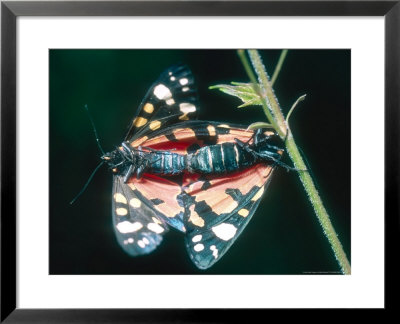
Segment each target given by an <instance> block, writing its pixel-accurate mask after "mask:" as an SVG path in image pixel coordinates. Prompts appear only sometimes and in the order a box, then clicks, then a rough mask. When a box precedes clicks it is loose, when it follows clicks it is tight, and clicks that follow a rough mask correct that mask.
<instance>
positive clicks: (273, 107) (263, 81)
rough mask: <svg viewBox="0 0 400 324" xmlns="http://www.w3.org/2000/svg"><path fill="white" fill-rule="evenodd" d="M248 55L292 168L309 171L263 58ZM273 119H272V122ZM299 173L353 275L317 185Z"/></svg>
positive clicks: (346, 270) (338, 257) (244, 59)
mask: <svg viewBox="0 0 400 324" xmlns="http://www.w3.org/2000/svg"><path fill="white" fill-rule="evenodd" d="M247 52H248V55H249V57H250V60H251V63H252V65H253V68H254V70H255V72H256V74H257V78H258V83H257V80H256V78H255V76H254V73H253V71H251V72H250V71H249V70H251V69H249V66H250V65H249V63H248V60H247V57H246V56H245V53H244V52H243V53H240V52H239V56H240V57H241V59H242V62H243V65H244V66H245V69H246V71H247V74H248V76H249V78H250V80H251V81H252V82H253V83H257V88H258V89H259V90H258V93H259V94H260V97H261V98H262V101H263V102H264V101H265V104H264V103H263V108H264V112H265V110H266V108H267V110H268V112H269V114H266V115H267V118H268V120H269V121H270V123H271V124H272V125H273V126H274V128H275V130H276V132H277V133H278V134H279V136H280V137H281V138H282V139H284V140H285V145H286V149H287V152H288V154H289V156H290V158H291V160H292V161H293V164H294V166H295V167H296V169H298V170H306V169H307V166H306V164H305V163H304V160H303V158H302V156H301V154H300V152H299V149H298V148H297V145H296V143H295V140H294V138H293V135H292V133H291V131H290V128H289V126H288V125H287V123H286V121H285V118H284V116H283V114H282V111H281V109H280V106H279V103H278V100H277V98H276V96H275V94H274V91H273V89H272V82H271V81H269V78H268V75H267V72H266V71H265V67H264V64H263V63H262V60H261V57H260V55H259V53H258V51H257V50H248V51H247ZM285 56H286V54H285ZM281 58H282V55H281ZM283 59H284V58H283ZM283 59H282V62H281V63H280V67H279V69H280V68H281V66H282V63H283ZM280 61H281V60H280ZM245 62H246V63H245ZM278 64H279V63H278ZM246 66H247V67H246ZM275 71H276V70H275ZM278 72H279V71H278ZM278 72H276V73H274V75H275V74H276V76H277V73H278ZM276 76H275V79H276ZM264 106H265V107H264ZM270 118H272V120H271V119H270ZM298 173H299V177H300V180H301V182H302V184H303V187H304V189H305V191H306V193H307V196H308V198H309V200H310V202H311V204H312V206H313V208H314V211H315V214H316V216H317V218H318V221H319V223H320V224H321V226H322V229H323V232H324V234H325V236H326V237H327V239H328V241H329V243H330V245H331V247H332V250H333V252H334V254H335V257H336V260H337V261H338V263H339V265H340V268H341V270H342V273H344V274H350V273H351V266H350V262H349V261H348V259H347V256H346V254H345V252H344V250H343V246H342V244H341V243H340V241H339V238H338V236H337V234H336V231H335V229H334V228H333V225H332V223H331V220H330V218H329V215H328V213H327V211H326V209H325V207H324V205H323V203H322V200H321V197H320V196H319V194H318V191H317V189H316V187H315V185H314V182H313V180H312V178H311V176H310V173H309V172H307V171H299V172H298Z"/></svg>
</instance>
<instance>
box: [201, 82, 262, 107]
mask: <svg viewBox="0 0 400 324" xmlns="http://www.w3.org/2000/svg"><path fill="white" fill-rule="evenodd" d="M209 89H218V90H220V91H222V92H223V93H226V94H229V95H231V96H235V97H238V98H239V99H240V100H242V102H243V104H241V105H240V106H238V108H243V107H247V106H261V105H262V102H261V99H260V97H259V95H258V94H257V93H256V92H255V91H254V88H253V85H252V84H251V83H242V82H232V83H231V84H230V85H229V84H217V85H213V86H211V87H209Z"/></svg>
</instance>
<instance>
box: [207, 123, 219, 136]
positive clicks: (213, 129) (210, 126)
mask: <svg viewBox="0 0 400 324" xmlns="http://www.w3.org/2000/svg"><path fill="white" fill-rule="evenodd" d="M207 130H208V133H209V134H210V136H215V135H216V134H217V133H216V131H215V127H214V126H212V125H208V126H207Z"/></svg>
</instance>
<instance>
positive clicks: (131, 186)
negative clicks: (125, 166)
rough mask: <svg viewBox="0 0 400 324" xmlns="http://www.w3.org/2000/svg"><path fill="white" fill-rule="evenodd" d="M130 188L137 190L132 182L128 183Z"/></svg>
mask: <svg viewBox="0 0 400 324" xmlns="http://www.w3.org/2000/svg"><path fill="white" fill-rule="evenodd" d="M128 187H129V188H131V189H132V190H136V187H135V185H134V184H133V183H132V182H130V183H128Z"/></svg>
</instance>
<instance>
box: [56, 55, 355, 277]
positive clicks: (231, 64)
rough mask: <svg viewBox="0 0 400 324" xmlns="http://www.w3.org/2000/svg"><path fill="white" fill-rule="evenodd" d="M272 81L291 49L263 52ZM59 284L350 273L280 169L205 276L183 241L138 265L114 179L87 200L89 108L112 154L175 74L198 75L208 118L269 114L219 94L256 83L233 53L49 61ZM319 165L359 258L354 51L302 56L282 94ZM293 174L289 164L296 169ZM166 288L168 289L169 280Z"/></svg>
mask: <svg viewBox="0 0 400 324" xmlns="http://www.w3.org/2000/svg"><path fill="white" fill-rule="evenodd" d="M260 53H261V55H262V57H263V59H264V63H265V66H266V69H267V71H268V72H269V74H270V75H272V73H273V70H274V67H275V65H276V63H277V62H278V58H279V55H280V50H262V51H260ZM49 55H50V109H49V110H50V269H49V271H50V274H303V273H309V272H318V273H332V272H334V273H337V272H338V271H339V270H340V269H339V266H338V264H337V262H336V259H335V257H334V255H333V252H332V250H331V247H330V245H329V243H328V241H327V239H326V237H325V236H324V234H323V231H322V228H321V226H320V225H319V223H318V220H317V218H316V216H315V214H314V212H313V209H312V207H311V204H310V202H309V201H308V198H307V196H306V193H305V192H304V190H303V188H302V185H301V183H300V180H299V178H298V176H297V174H296V173H295V172H286V171H285V170H284V169H282V168H279V169H278V170H277V171H275V174H274V177H273V179H272V182H271V184H270V187H269V190H268V192H267V194H266V195H264V198H263V200H262V202H261V204H260V206H259V208H258V210H257V211H256V213H255V214H254V216H253V218H252V220H251V222H250V223H249V224H248V226H247V227H246V229H245V230H244V231H243V233H242V234H241V235H240V236H239V238H238V239H237V241H236V242H235V244H234V245H233V246H232V247H231V248H230V250H229V251H228V252H227V253H226V254H225V255H224V256H223V257H222V258H221V260H220V261H219V262H217V263H216V264H215V265H214V266H213V267H211V268H210V269H208V270H206V271H204V270H198V269H197V268H196V267H195V266H194V264H192V262H191V261H190V259H189V256H188V255H187V253H186V249H185V246H184V237H183V234H182V233H179V232H176V231H174V230H171V231H169V232H168V233H167V234H166V235H165V236H164V241H163V243H162V244H161V245H160V246H159V247H158V248H157V249H156V250H155V251H154V252H153V253H151V254H149V255H147V256H142V257H136V258H132V257H129V256H128V255H127V254H125V253H124V252H123V250H122V249H121V248H120V247H119V245H118V243H117V241H116V239H115V237H114V232H113V228H112V219H111V186H112V175H111V173H110V172H109V171H108V170H107V168H106V167H103V168H101V169H100V170H99V171H98V172H97V174H96V175H95V176H94V178H93V180H92V182H91V183H90V184H89V186H88V188H87V190H86V191H85V192H84V194H83V195H82V196H81V197H80V198H79V199H78V200H77V201H76V202H75V204H73V205H70V204H69V202H70V201H71V199H72V198H73V197H74V196H75V195H76V194H77V193H78V192H79V191H80V190H81V188H82V186H83V185H84V184H85V182H86V181H87V179H88V177H89V176H90V174H91V172H92V171H93V169H94V168H95V167H96V166H97V164H98V163H99V162H100V155H101V153H100V152H99V150H98V148H97V145H96V141H95V136H94V133H93V130H92V127H91V124H90V121H89V119H88V117H87V115H86V113H85V111H84V109H83V107H84V105H85V104H87V105H88V107H89V109H90V111H91V114H92V116H93V119H94V122H95V124H96V127H97V130H98V133H99V137H100V141H101V144H102V146H103V148H104V150H105V151H109V150H113V149H114V147H115V146H116V145H119V144H120V143H121V141H122V139H123V136H124V135H125V132H126V129H127V126H128V124H129V123H130V121H131V119H132V117H133V115H134V113H135V111H136V109H137V107H138V105H139V103H140V102H141V100H142V98H143V96H144V95H145V93H146V91H147V89H148V88H149V87H150V86H151V84H152V83H153V82H154V81H155V80H156V79H157V77H158V76H159V74H160V73H161V72H162V71H163V70H164V69H165V68H167V67H168V66H170V65H172V64H175V63H178V62H182V63H186V64H188V65H189V67H190V68H191V69H192V71H193V74H194V76H195V78H196V81H197V85H198V89H199V96H200V107H201V112H200V116H199V119H203V120H218V121H223V122H233V123H241V124H244V125H248V124H250V123H252V122H255V121H265V116H264V115H263V113H262V109H261V108H259V107H247V108H243V109H236V107H237V106H238V105H239V104H240V101H239V100H238V99H236V98H234V97H231V96H228V95H225V94H222V93H220V92H218V91H217V90H208V87H209V86H210V85H214V84H219V83H230V82H231V81H240V82H247V81H248V78H247V76H246V73H245V72H244V69H243V67H242V65H241V63H240V60H239V58H238V56H237V54H236V51H234V50H50V53H49ZM274 89H275V92H276V95H277V97H278V99H279V102H280V104H281V107H282V110H283V112H284V114H286V113H287V112H288V110H289V109H290V107H291V105H292V104H293V103H294V102H295V101H296V99H297V98H298V97H299V96H300V95H303V94H307V97H306V100H305V101H303V102H302V103H300V105H299V106H298V107H297V108H296V110H295V111H294V113H293V115H292V117H291V128H292V132H293V133H294V136H295V139H296V142H297V144H298V146H299V147H300V148H301V149H302V151H303V152H304V154H305V156H306V159H307V161H308V163H309V165H310V166H311V169H312V172H313V175H314V178H315V181H316V183H317V186H318V187H319V189H320V191H319V192H320V195H321V197H322V199H323V202H324V204H325V207H326V209H327V210H328V213H329V215H330V217H331V221H332V223H333V226H334V228H335V229H336V231H337V233H338V236H339V239H340V241H341V242H342V244H343V246H344V250H345V252H346V254H347V256H348V258H349V259H350V256H351V255H350V243H351V241H350V99H351V97H350V90H351V89H350V50H291V51H289V53H288V56H287V58H286V61H285V63H284V65H283V68H282V70H281V73H280V75H279V78H278V80H277V82H276V83H275V86H274ZM286 162H287V163H288V164H290V161H289V160H288V159H286ZM166 280H167V279H166Z"/></svg>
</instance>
